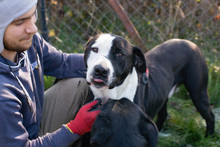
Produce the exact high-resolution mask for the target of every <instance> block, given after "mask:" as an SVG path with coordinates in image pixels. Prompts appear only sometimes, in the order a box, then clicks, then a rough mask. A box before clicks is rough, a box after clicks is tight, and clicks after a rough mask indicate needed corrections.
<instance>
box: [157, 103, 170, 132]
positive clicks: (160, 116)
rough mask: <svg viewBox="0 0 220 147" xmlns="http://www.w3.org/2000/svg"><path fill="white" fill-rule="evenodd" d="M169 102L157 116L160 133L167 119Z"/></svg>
mask: <svg viewBox="0 0 220 147" xmlns="http://www.w3.org/2000/svg"><path fill="white" fill-rule="evenodd" d="M167 101H168V100H166V102H165V103H164V104H163V107H162V108H161V109H160V111H159V113H158V114H157V121H156V125H157V128H158V130H159V131H161V129H162V126H163V123H164V122H165V120H166V119H167V116H168V113H167Z"/></svg>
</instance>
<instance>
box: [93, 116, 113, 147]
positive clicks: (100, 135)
mask: <svg viewBox="0 0 220 147" xmlns="http://www.w3.org/2000/svg"><path fill="white" fill-rule="evenodd" d="M111 133H112V130H111V124H110V122H109V120H107V119H106V118H104V117H97V119H96V121H95V123H94V125H93V127H92V131H91V138H90V144H92V145H93V146H98V145H104V144H106V143H107V141H108V140H109V138H110V136H111Z"/></svg>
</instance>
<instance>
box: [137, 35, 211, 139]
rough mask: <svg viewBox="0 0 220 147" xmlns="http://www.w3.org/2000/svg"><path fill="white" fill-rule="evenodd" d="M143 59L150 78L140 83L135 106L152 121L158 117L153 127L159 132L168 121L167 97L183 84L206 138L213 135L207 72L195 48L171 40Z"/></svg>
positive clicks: (151, 51)
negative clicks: (203, 125)
mask: <svg viewBox="0 0 220 147" xmlns="http://www.w3.org/2000/svg"><path fill="white" fill-rule="evenodd" d="M145 59H146V64H147V65H146V66H147V69H148V70H149V78H148V79H147V84H145V83H143V82H142V83H140V85H139V86H138V90H137V93H136V96H135V99H134V102H135V103H136V104H137V105H139V106H140V107H141V108H142V109H143V111H144V112H145V113H147V114H148V116H150V117H151V118H154V117H155V115H156V114H158V117H157V118H158V119H157V122H156V124H157V127H158V129H159V130H161V128H162V125H163V123H164V121H165V119H166V118H167V101H168V95H171V93H172V91H173V90H171V89H175V88H176V87H177V86H178V85H179V84H184V86H185V88H186V89H187V90H188V92H189V94H190V97H191V99H192V101H193V104H194V105H195V107H196V108H197V110H198V112H199V113H200V114H201V115H202V117H203V118H204V119H205V121H206V125H207V132H206V135H208V134H209V135H212V134H213V133H214V124H215V118H214V114H213V113H212V111H211V108H210V104H209V97H208V92H207V84H208V70H207V66H206V62H205V60H204V58H203V56H202V54H201V51H200V49H199V48H198V46H196V45H195V44H194V43H192V42H190V41H187V40H181V39H172V40H169V41H166V42H164V43H162V44H160V45H159V46H156V47H155V48H153V49H152V50H150V51H149V52H147V53H146V54H145ZM172 87H173V88H172ZM143 97H145V98H143Z"/></svg>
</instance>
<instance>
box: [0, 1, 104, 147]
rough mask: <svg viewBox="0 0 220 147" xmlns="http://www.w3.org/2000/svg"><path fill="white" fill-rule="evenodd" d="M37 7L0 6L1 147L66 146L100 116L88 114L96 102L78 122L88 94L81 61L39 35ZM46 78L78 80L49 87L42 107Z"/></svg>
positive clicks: (26, 4) (27, 3)
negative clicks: (46, 76) (47, 76)
mask: <svg viewBox="0 0 220 147" xmlns="http://www.w3.org/2000/svg"><path fill="white" fill-rule="evenodd" d="M36 4H37V0H19V1H14V0H0V79H1V80H0V116H1V119H0V146H1V147H12V146H19V147H25V146H31V147H33V146H58V147H61V146H67V145H69V144H71V143H73V142H75V141H76V140H77V139H78V138H79V137H80V136H82V135H83V134H85V133H87V132H89V131H90V130H91V127H92V125H93V123H94V120H95V118H96V116H97V115H98V113H99V112H100V110H96V109H95V110H91V111H90V109H91V108H92V107H95V106H96V104H97V101H93V102H91V103H89V104H86V105H84V106H83V107H82V108H81V109H80V110H79V112H78V113H77V115H76V117H75V118H74V116H75V114H76V112H77V111H78V109H79V108H80V107H81V106H82V105H83V104H84V103H85V102H86V97H87V96H88V91H89V88H88V86H86V82H85V80H84V79H83V77H85V74H84V73H83V70H84V69H85V66H84V63H83V56H82V55H81V54H65V53H62V52H61V51H57V50H56V49H55V48H54V47H53V46H51V45H50V44H49V43H47V42H46V41H45V40H44V39H43V38H42V37H41V36H40V35H39V34H38V33H37V27H36V25H35V23H36V19H37V18H36V17H37V15H36V14H37V13H36ZM44 74H45V75H50V76H55V77H58V78H69V77H74V78H71V79H69V80H68V79H67V80H63V81H61V82H59V83H58V84H56V85H54V86H53V87H51V88H50V89H49V90H48V91H47V92H46V93H45V102H44V98H43V97H44V77H43V75H44ZM63 91H64V92H63ZM50 102H51V103H52V104H51V105H50ZM43 105H44V110H43ZM42 114H43V116H42ZM42 117H43V119H42ZM41 119H42V122H41ZM70 120H72V121H70ZM40 122H41V126H40ZM40 127H41V129H40V130H39V128H40ZM39 131H40V134H41V135H42V136H40V135H39V133H38V132H39ZM49 132H51V133H49Z"/></svg>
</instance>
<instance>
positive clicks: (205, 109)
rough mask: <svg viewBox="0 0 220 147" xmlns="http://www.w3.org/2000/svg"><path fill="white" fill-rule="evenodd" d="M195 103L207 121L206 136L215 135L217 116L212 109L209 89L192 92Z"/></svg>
mask: <svg viewBox="0 0 220 147" xmlns="http://www.w3.org/2000/svg"><path fill="white" fill-rule="evenodd" d="M190 95H191V98H192V101H193V104H194V105H195V107H196V109H197V110H198V112H199V113H200V114H201V116H202V117H203V118H204V119H205V121H206V136H207V135H213V134H214V129H215V116H214V114H213V112H212V111H211V108H210V104H209V97H208V94H207V90H206V89H204V90H202V91H197V93H195V91H193V92H190Z"/></svg>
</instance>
